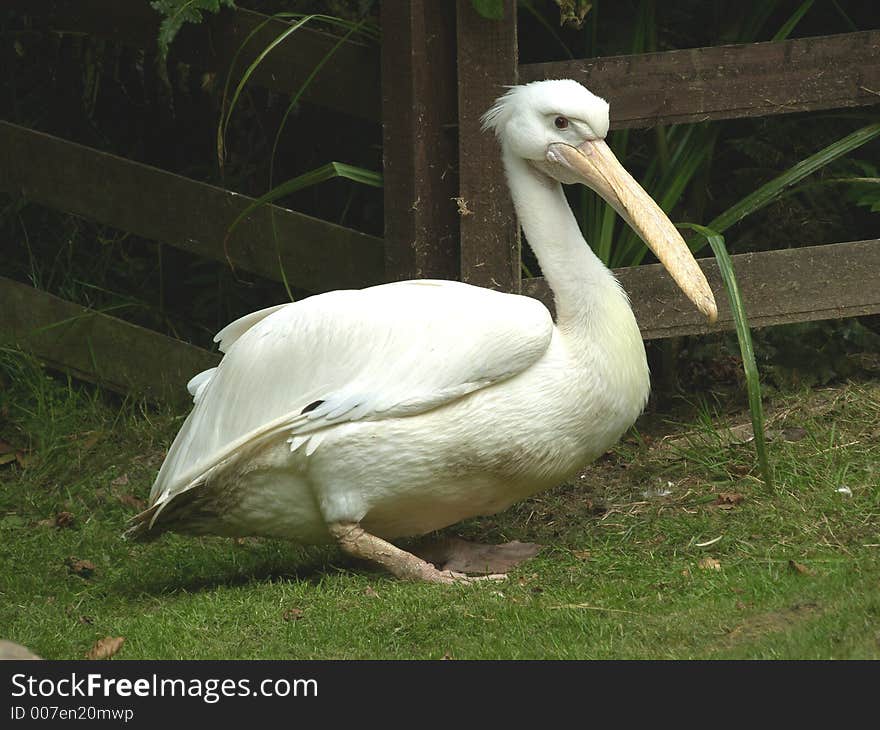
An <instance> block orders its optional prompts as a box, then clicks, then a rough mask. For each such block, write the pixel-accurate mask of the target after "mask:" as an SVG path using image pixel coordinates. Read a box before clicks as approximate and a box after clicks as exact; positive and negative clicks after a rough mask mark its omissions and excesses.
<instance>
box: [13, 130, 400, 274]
mask: <svg viewBox="0 0 880 730" xmlns="http://www.w3.org/2000/svg"><path fill="white" fill-rule="evenodd" d="M0 190H5V191H7V192H11V193H14V194H21V195H23V196H24V197H26V198H27V199H29V200H32V201H34V202H36V203H40V204H42V205H47V206H49V207H52V208H57V209H59V210H63V211H67V212H70V213H74V214H76V215H79V216H82V217H84V218H89V219H91V220H94V221H97V222H99V223H102V224H105V225H108V226H113V227H114V228H120V229H122V230H124V231H129V232H130V233H134V234H136V235H138V236H143V237H144V238H149V239H151V240H154V241H161V242H163V243H168V244H170V245H173V246H176V247H178V248H182V249H186V250H188V251H192V252H193V253H196V254H199V255H200V256H204V257H207V258H212V259H216V260H219V261H227V260H228V261H229V262H231V263H232V264H233V265H234V266H235V267H236V268H241V269H244V270H246V271H250V272H253V273H255V274H259V275H261V276H264V277H266V278H269V279H274V280H279V279H280V278H281V272H280V268H279V262H280V265H281V266H283V267H284V270H285V271H286V273H287V278H288V280H289V281H291V282H293V283H295V284H296V285H297V286H300V287H302V288H303V289H307V290H310V291H326V290H329V289H339V288H348V287H361V286H365V285H368V284H377V283H381V282H382V281H383V280H384V262H383V253H382V241H381V239H378V238H375V237H374V236H369V235H367V234H364V233H360V232H358V231H353V230H351V229H348V228H344V227H342V226H337V225H334V224H332V223H327V222H326V221H322V220H319V219H317V218H312V217H310V216H307V215H303V214H301V213H295V212H293V211H290V210H286V209H284V208H278V207H275V206H272V207H271V209H270V207H269V206H265V207H263V208H261V209H259V210H257V211H255V212H254V213H253V214H252V215H251V216H250V217H249V218H248V219H247V220H245V221H243V222H242V223H241V224H240V225H239V226H238V228H236V230H235V232H234V233H233V236H232V237H231V239H230V241H229V247H228V259H227V255H226V253H227V252H224V250H223V240H224V237H225V235H226V230H227V228H228V226H229V225H230V224H231V223H232V221H233V220H234V219H235V217H236V216H237V215H238V214H239V213H240V212H241V211H242V210H244V209H245V208H246V207H247V205H248V204H250V203H251V202H253V201H252V199H251V198H249V197H247V196H244V195H238V194H236V193H233V192H230V191H228V190H223V189H222V188H217V187H214V186H213V185H206V184H204V183H200V182H195V181H193V180H189V179H187V178H185V177H181V176H179V175H174V174H172V173H169V172H165V171H163V170H159V169H156V168H154V167H149V166H147V165H142V164H139V163H136V162H131V161H130V160H126V159H123V158H121V157H116V156H114V155H109V154H106V153H104V152H98V151H97V150H94V149H91V148H89V147H84V146H82V145H78V144H74V143H72V142H68V141H66V140H63V139H59V138H57V137H53V136H51V135H48V134H43V133H41V132H35V131H33V130H29V129H25V128H23V127H19V126H16V125H13V124H9V123H7V122H0ZM273 212H274V214H275V220H276V225H277V228H278V234H279V248H280V251H276V250H275V246H274V245H273V243H272V241H273V238H272V232H271V231H272V228H271V218H270V216H271V215H272V213H273Z"/></svg>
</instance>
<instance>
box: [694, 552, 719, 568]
mask: <svg viewBox="0 0 880 730" xmlns="http://www.w3.org/2000/svg"><path fill="white" fill-rule="evenodd" d="M697 567H698V568H701V569H703V570H721V563H720V562H718V561H717V560H715V558H710V557H709V556H708V555H707V556H706V557H705V558H703V559H702V560H701V561H700V562H699V563H697Z"/></svg>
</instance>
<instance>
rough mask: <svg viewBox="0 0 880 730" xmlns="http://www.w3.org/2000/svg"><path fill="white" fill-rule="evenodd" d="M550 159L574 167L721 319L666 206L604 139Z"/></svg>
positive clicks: (563, 147) (550, 154) (551, 152)
mask: <svg viewBox="0 0 880 730" xmlns="http://www.w3.org/2000/svg"><path fill="white" fill-rule="evenodd" d="M547 159H548V161H549V162H555V163H557V164H560V165H562V166H563V167H566V168H568V169H569V170H570V171H571V172H573V173H575V175H577V177H578V179H579V180H580V181H581V182H583V183H585V184H586V185H588V186H589V187H591V188H592V189H593V190H595V191H596V192H597V193H599V195H601V196H602V197H603V198H604V199H605V200H606V201H607V202H608V203H609V204H610V205H612V206H613V207H614V209H615V210H616V211H617V212H618V213H620V215H621V216H623V219H624V220H625V221H626V222H627V223H629V225H630V226H631V227H632V229H633V230H634V231H635V232H636V233H638V234H639V236H640V237H641V239H642V240H643V241H644V242H645V243H646V244H647V245H648V248H650V249H651V250H652V251H653V252H654V254H655V255H656V256H657V258H658V259H659V260H660V262H661V263H662V264H663V265H664V266H665V267H666V270H667V271H669V273H670V275H671V276H672V278H673V279H674V280H675V283H676V284H678V286H679V287H680V288H681V290H682V291H683V292H684V293H685V294H686V295H687V297H688V299H690V300H691V301H692V302H693V303H694V304H695V305H696V307H697V309H699V310H700V311H701V312H702V313H703V314H705V315H706V317H708V319H709V322H714V321H715V320H716V319H717V318H718V307H717V306H716V304H715V297H714V295H713V294H712V290H711V289H710V288H709V282H708V281H706V276H705V275H704V274H703V271H702V270H701V269H700V267H699V265H698V264H697V262H696V259H694V256H693V254H692V253H691V251H690V249H689V248H688V246H687V244H686V243H685V242H684V239H683V238H682V237H681V234H680V233H679V232H678V230H676V228H675V226H674V225H672V221H670V220H669V218H668V217H667V216H666V214H665V213H664V212H663V211H662V210H661V209H660V206H659V205H657V203H655V202H654V200H653V199H652V198H651V196H650V195H648V194H647V193H646V192H645V190H644V188H642V186H641V185H639V184H638V183H637V182H636V181H635V180H634V179H633V177H632V175H630V174H629V173H628V172H627V171H626V170H625V169H624V168H623V165H621V164H620V163H619V162H618V161H617V158H616V157H615V156H614V153H613V152H612V151H611V149H610V148H609V147H608V145H607V144H605V141H604V140H601V139H592V140H587V141H586V142H584V143H583V144H582V145H580V146H579V147H572V146H571V145H567V144H562V143H557V144H552V145H550V147H549V148H548V151H547Z"/></svg>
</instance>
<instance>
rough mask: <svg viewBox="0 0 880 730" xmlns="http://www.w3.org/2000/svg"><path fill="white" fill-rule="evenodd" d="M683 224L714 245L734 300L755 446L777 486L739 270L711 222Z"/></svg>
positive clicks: (763, 469) (761, 463) (732, 305)
mask: <svg viewBox="0 0 880 730" xmlns="http://www.w3.org/2000/svg"><path fill="white" fill-rule="evenodd" d="M679 225H680V227H683V228H690V229H691V230H693V231H696V232H697V233H698V234H699V235H701V236H703V237H704V238H705V239H706V241H707V242H708V243H709V245H710V246H711V247H712V252H713V253H714V254H715V260H716V261H717V262H718V268H719V270H720V271H721V278H722V280H723V282H724V288H725V290H726V291H727V298H728V300H729V302H730V310H731V312H732V314H733V321H734V324H735V326H736V338H737V340H738V341H739V349H740V353H742V361H743V370H744V371H745V375H746V389H747V391H748V397H749V411H750V413H751V416H752V431H753V432H754V434H755V449H756V450H757V452H758V465H759V468H760V470H761V475H762V476H763V477H764V484H765V485H766V486H767V488H768V489H772V488H773V470H772V469H771V466H770V459H769V457H768V454H767V439H766V438H765V435H764V407H763V404H762V402H761V380H760V377H759V375H758V366H757V364H756V363H755V351H754V348H753V346H752V334H751V331H750V330H749V322H748V318H747V316H746V310H745V306H744V305H743V301H742V296H741V295H740V291H739V285H738V284H737V282H736V274H735V273H734V270H733V262H732V261H731V260H730V256H729V255H728V253H727V248H726V247H725V245H724V236H722V235H721V234H720V233H719V232H718V231H715V230H713V229H712V228H710V227H708V226H701V225H698V224H696V223H681V224H679Z"/></svg>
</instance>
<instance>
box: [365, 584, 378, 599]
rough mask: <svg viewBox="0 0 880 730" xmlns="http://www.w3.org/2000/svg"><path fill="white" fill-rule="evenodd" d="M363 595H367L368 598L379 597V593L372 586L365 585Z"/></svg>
mask: <svg viewBox="0 0 880 730" xmlns="http://www.w3.org/2000/svg"><path fill="white" fill-rule="evenodd" d="M364 595H365V596H369V597H370V598H378V597H379V594H378V593H376V591H374V590H373V587H372V586H367V587H366V588H364Z"/></svg>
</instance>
